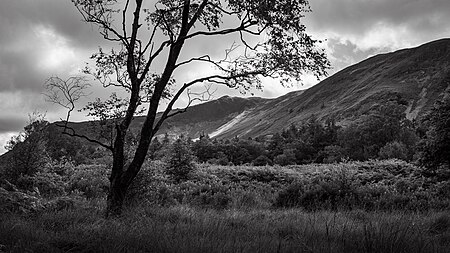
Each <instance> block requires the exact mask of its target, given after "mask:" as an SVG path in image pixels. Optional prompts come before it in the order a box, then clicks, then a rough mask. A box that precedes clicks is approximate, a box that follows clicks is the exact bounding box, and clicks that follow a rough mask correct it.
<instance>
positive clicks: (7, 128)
mask: <svg viewBox="0 0 450 253" xmlns="http://www.w3.org/2000/svg"><path fill="white" fill-rule="evenodd" d="M25 123H26V120H24V119H22V118H14V117H12V118H0V133H3V132H14V131H17V129H21V128H23V126H24V124H25ZM2 144H3V143H0V145H2Z"/></svg>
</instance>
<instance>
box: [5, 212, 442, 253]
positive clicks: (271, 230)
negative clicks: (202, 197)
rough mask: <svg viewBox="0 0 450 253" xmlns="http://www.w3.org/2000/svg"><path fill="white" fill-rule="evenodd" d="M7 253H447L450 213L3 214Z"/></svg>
mask: <svg viewBox="0 0 450 253" xmlns="http://www.w3.org/2000/svg"><path fill="white" fill-rule="evenodd" d="M0 244H3V245H4V246H5V249H6V251H7V252H412V253H413V252H448V248H449V247H450V213H445V212H440V213H432V212H430V213H402V212H366V211H362V210H353V211H335V212H332V211H315V212H305V211H303V210H300V209H283V210H281V209H278V210H269V209H261V210H257V209H253V210H249V211H242V210H222V211H219V210H212V209H211V210H207V209H196V208H191V207H188V206H182V205H179V206H172V207H165V208H162V207H160V208H157V207H134V208H132V209H128V210H126V211H125V214H124V216H123V217H122V218H120V219H115V220H105V219H104V218H103V216H102V214H101V212H100V209H98V208H94V207H90V208H76V209H68V210H62V211H57V212H44V213H41V214H39V215H36V216H28V217H26V216H19V215H10V216H3V217H2V218H1V219H0Z"/></svg>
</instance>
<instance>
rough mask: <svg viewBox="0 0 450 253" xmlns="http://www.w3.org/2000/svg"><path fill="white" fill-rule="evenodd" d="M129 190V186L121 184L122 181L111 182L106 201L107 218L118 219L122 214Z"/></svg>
mask: <svg viewBox="0 0 450 253" xmlns="http://www.w3.org/2000/svg"><path fill="white" fill-rule="evenodd" d="M127 189H128V186H126V185H123V184H121V182H120V180H111V183H110V186H109V192H108V198H107V201H106V214H105V215H106V218H111V217H117V216H120V215H121V214H122V207H123V202H124V200H125V195H126V193H127Z"/></svg>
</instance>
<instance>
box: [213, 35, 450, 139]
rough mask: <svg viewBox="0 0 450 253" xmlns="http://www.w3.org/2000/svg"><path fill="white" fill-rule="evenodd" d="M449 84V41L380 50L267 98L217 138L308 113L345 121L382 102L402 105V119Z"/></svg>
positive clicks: (416, 113) (424, 107)
mask: <svg viewBox="0 0 450 253" xmlns="http://www.w3.org/2000/svg"><path fill="white" fill-rule="evenodd" d="M449 84H450V39H442V40H438V41H433V42H430V43H427V44H425V45H422V46H419V47H417V48H411V49H403V50H399V51H396V52H393V53H387V54H381V55H377V56H374V57H371V58H369V59H367V60H364V61H362V62H360V63H358V64H355V65H353V66H350V67H348V68H346V69H344V70H342V71H340V72H338V73H336V74H334V75H333V76H331V77H329V78H327V79H325V80H324V81H322V82H320V83H319V84H317V85H315V86H313V87H312V88H310V89H308V90H305V91H296V92H291V93H289V94H287V95H285V96H282V97H280V98H277V99H273V100H268V101H265V102H264V103H262V104H261V105H259V106H258V107H255V108H253V109H251V110H249V111H248V113H247V115H246V117H245V118H243V119H242V120H240V121H239V122H237V123H235V124H234V125H233V127H232V128H231V129H229V130H228V131H226V132H222V133H221V134H220V135H218V137H221V138H229V137H233V136H236V135H238V136H243V137H248V136H258V135H265V134H271V133H274V132H279V131H280V130H281V129H282V128H285V127H287V126H289V125H290V124H292V123H294V124H295V123H297V124H298V123H300V122H302V121H304V120H306V119H307V118H309V117H311V115H313V114H314V115H315V116H317V117H318V118H319V119H322V120H324V119H326V118H333V119H335V120H336V121H338V122H344V121H346V120H351V119H355V118H357V117H358V116H359V115H362V114H365V113H367V112H368V111H369V110H370V109H371V108H372V107H373V106H375V105H377V104H381V103H384V102H386V101H392V100H394V101H397V102H399V103H407V104H408V108H407V110H406V113H407V117H409V118H411V119H412V118H417V117H420V116H421V115H423V113H424V112H426V111H428V110H429V109H430V108H431V107H432V105H433V104H434V102H435V101H436V100H437V99H438V97H439V96H440V95H441V94H442V92H444V91H445V90H446V89H448V88H449Z"/></svg>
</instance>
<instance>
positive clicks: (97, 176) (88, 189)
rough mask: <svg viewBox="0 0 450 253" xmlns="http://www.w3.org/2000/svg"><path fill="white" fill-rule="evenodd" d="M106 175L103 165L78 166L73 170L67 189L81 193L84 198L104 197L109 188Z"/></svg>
mask: <svg viewBox="0 0 450 253" xmlns="http://www.w3.org/2000/svg"><path fill="white" fill-rule="evenodd" d="M108 173H109V172H108V168H107V167H106V166H105V165H79V166H77V167H75V169H74V174H73V175H72V176H71V178H70V180H69V182H68V188H69V190H70V191H78V192H81V193H82V194H83V195H84V196H85V197H86V198H97V197H104V196H105V195H106V193H107V192H108V188H109V181H108V176H107V175H108Z"/></svg>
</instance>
